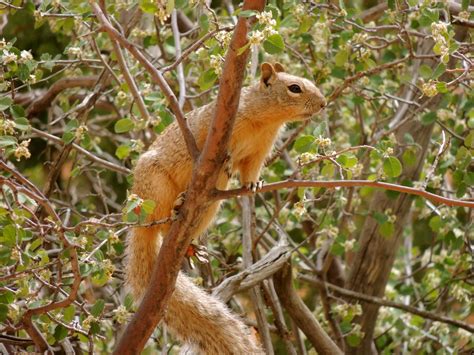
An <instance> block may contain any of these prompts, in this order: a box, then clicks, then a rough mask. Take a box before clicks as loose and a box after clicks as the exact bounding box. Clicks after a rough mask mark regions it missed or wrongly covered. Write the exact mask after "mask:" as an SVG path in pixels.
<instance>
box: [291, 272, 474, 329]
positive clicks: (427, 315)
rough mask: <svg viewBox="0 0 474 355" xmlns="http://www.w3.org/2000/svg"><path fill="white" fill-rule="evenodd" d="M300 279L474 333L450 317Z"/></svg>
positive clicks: (354, 297) (306, 277) (314, 280)
mask: <svg viewBox="0 0 474 355" xmlns="http://www.w3.org/2000/svg"><path fill="white" fill-rule="evenodd" d="M298 278H300V279H301V280H304V281H307V282H309V283H311V284H313V285H316V286H323V287H327V288H328V289H330V290H331V291H334V292H336V293H337V294H339V295H342V296H346V297H349V298H353V299H356V300H360V301H364V302H369V303H373V304H377V305H379V306H384V307H391V308H397V309H401V310H402V311H405V312H408V313H412V314H416V315H418V316H421V317H423V318H428V319H432V320H435V321H438V322H441V323H446V324H450V325H454V326H455V327H458V328H462V329H465V330H467V331H469V332H471V333H474V326H473V325H471V324H468V323H464V322H461V321H458V320H456V319H452V318H449V317H445V316H441V315H437V314H435V313H432V312H427V311H423V310H421V309H418V308H416V307H412V306H408V305H405V304H402V303H397V302H393V301H388V300H384V299H383V298H380V297H374V296H369V295H366V294H363V293H360V292H355V291H351V290H347V289H345V288H342V287H339V286H336V285H333V284H331V283H328V282H323V281H321V280H319V279H318V278H316V277H313V276H308V275H304V274H300V275H298Z"/></svg>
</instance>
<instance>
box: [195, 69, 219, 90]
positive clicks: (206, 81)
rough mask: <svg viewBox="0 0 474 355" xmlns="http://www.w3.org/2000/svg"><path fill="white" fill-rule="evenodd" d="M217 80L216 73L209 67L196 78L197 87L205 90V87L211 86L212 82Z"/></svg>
mask: <svg viewBox="0 0 474 355" xmlns="http://www.w3.org/2000/svg"><path fill="white" fill-rule="evenodd" d="M216 80H217V74H216V73H215V72H214V70H213V69H209V70H207V71H205V72H204V73H202V74H201V76H200V77H199V79H198V85H199V89H201V90H202V91H205V90H207V89H210V88H212V86H213V85H214V83H215V82H216Z"/></svg>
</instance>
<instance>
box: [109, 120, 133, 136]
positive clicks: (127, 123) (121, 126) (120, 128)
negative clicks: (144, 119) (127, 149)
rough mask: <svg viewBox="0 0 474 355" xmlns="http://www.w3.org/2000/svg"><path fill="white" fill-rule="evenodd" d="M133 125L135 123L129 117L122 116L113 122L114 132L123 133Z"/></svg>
mask: <svg viewBox="0 0 474 355" xmlns="http://www.w3.org/2000/svg"><path fill="white" fill-rule="evenodd" d="M133 127H135V123H133V121H132V120H131V119H130V118H122V119H120V120H118V121H117V122H115V126H114V129H115V133H125V132H128V131H130V130H131V129H133Z"/></svg>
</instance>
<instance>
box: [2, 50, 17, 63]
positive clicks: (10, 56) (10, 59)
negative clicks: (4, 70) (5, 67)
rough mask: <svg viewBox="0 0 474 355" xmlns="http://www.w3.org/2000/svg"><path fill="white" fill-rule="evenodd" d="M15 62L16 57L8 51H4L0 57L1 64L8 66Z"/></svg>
mask: <svg viewBox="0 0 474 355" xmlns="http://www.w3.org/2000/svg"><path fill="white" fill-rule="evenodd" d="M16 60H17V55H16V54H15V53H11V52H9V51H4V52H3V55H2V62H3V64H8V63H11V62H14V61H16Z"/></svg>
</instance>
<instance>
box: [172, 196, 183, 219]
mask: <svg viewBox="0 0 474 355" xmlns="http://www.w3.org/2000/svg"><path fill="white" fill-rule="evenodd" d="M184 200H186V191H183V192H181V193H180V194H179V195H178V197H177V198H176V200H175V201H174V204H173V209H172V210H171V218H172V219H173V220H175V219H176V218H177V217H178V214H179V209H180V208H181V206H182V205H183V203H184Z"/></svg>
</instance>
